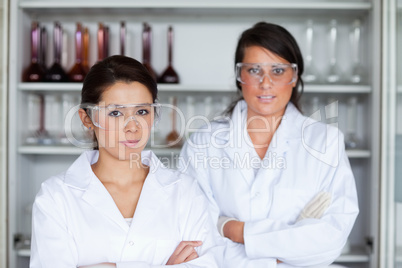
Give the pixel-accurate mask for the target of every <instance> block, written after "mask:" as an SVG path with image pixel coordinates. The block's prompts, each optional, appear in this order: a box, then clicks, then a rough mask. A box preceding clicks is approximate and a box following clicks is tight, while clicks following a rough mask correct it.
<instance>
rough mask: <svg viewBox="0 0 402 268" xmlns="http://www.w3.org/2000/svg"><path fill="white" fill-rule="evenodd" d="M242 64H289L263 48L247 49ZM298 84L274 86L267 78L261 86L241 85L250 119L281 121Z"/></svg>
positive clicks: (253, 47) (251, 47) (252, 47)
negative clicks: (265, 118) (255, 117)
mask: <svg viewBox="0 0 402 268" xmlns="http://www.w3.org/2000/svg"><path fill="white" fill-rule="evenodd" d="M242 63H289V62H288V61H287V60H285V59H283V58H281V57H279V56H277V55H276V54H274V53H272V52H271V51H269V50H267V49H265V48H263V47H259V46H250V47H247V48H246V49H245V53H244V58H243V61H242ZM296 82H297V81H294V82H293V83H291V84H288V85H276V84H272V82H271V81H270V79H269V78H268V77H267V76H265V77H264V78H263V80H262V82H261V83H259V84H253V85H246V84H241V88H242V92H243V97H244V100H245V101H246V102H247V106H248V110H247V112H248V117H249V118H251V117H252V116H264V117H266V116H269V117H277V119H280V117H281V116H282V115H283V114H284V113H285V109H286V105H287V104H288V102H289V100H290V97H291V95H292V90H293V87H295V86H296Z"/></svg>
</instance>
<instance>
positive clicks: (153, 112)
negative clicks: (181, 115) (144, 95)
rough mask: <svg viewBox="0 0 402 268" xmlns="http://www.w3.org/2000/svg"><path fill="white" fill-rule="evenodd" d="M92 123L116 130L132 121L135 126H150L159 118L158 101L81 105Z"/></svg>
mask: <svg viewBox="0 0 402 268" xmlns="http://www.w3.org/2000/svg"><path fill="white" fill-rule="evenodd" d="M81 108H83V109H86V111H87V114H88V115H89V117H90V118H91V120H92V123H93V124H94V125H95V126H97V127H99V128H101V129H104V130H107V131H118V130H121V129H124V128H125V127H127V125H128V124H129V123H130V122H131V121H133V122H134V124H135V125H136V127H137V128H142V129H149V128H152V126H153V124H155V123H156V122H157V121H158V120H159V114H160V108H161V105H160V104H159V103H152V104H150V103H140V104H126V105H118V104H112V105H108V106H100V105H83V106H82V107H81Z"/></svg>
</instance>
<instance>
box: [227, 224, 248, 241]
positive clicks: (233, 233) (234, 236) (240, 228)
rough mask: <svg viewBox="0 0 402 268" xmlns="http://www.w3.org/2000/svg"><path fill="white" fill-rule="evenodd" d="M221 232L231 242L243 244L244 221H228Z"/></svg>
mask: <svg viewBox="0 0 402 268" xmlns="http://www.w3.org/2000/svg"><path fill="white" fill-rule="evenodd" d="M223 234H224V236H225V237H227V238H229V239H230V240H232V241H233V242H237V243H241V244H244V235H243V234H244V222H242V221H228V222H227V223H226V224H225V225H224V226H223Z"/></svg>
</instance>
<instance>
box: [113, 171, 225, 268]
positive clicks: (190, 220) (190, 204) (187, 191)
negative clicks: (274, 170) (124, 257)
mask: <svg viewBox="0 0 402 268" xmlns="http://www.w3.org/2000/svg"><path fill="white" fill-rule="evenodd" d="M182 184H183V187H182V188H181V199H180V200H181V204H180V210H181V211H180V215H181V216H182V218H181V220H180V223H181V224H180V230H181V233H182V238H183V241H194V240H199V241H202V243H203V244H202V245H201V246H200V247H197V248H196V251H197V253H198V256H199V257H198V258H197V259H194V260H192V261H190V262H187V263H182V264H178V265H173V266H169V267H188V268H196V267H204V268H214V267H216V268H218V267H222V261H223V254H224V249H225V247H224V246H225V244H224V242H223V239H222V238H221V236H220V235H219V233H218V230H217V229H216V226H215V224H214V223H213V222H212V219H211V217H210V215H209V213H208V208H209V206H208V201H207V200H206V198H205V196H204V194H203V192H202V191H201V189H200V188H199V186H198V184H197V181H195V180H194V179H192V178H189V177H187V176H183V183H182ZM172 253H173V252H172ZM117 267H118V268H137V267H144V268H145V267H164V265H162V266H152V265H148V264H145V263H142V265H139V264H138V263H135V262H126V263H117Z"/></svg>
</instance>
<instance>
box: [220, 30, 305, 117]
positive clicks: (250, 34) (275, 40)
mask: <svg viewBox="0 0 402 268" xmlns="http://www.w3.org/2000/svg"><path fill="white" fill-rule="evenodd" d="M251 46H259V47H263V48H265V49H267V50H269V51H271V52H272V53H274V54H276V55H277V56H279V57H281V58H283V59H285V60H287V61H288V62H290V63H296V64H297V68H298V73H297V83H296V86H295V87H294V88H293V91H292V95H291V97H290V101H291V102H292V103H293V104H294V105H295V106H296V108H297V109H298V110H301V109H300V104H299V100H300V97H301V95H302V93H303V89H304V83H303V80H302V78H301V76H302V74H303V70H304V63H303V57H302V54H301V52H300V48H299V46H298V44H297V42H296V40H295V38H294V37H293V36H292V34H291V33H289V31H288V30H286V29H285V28H283V27H282V26H279V25H276V24H272V23H267V22H258V23H256V24H255V25H254V26H253V27H252V28H250V29H247V30H246V31H244V32H243V33H242V35H241V36H240V39H239V41H238V43H237V48H236V54H235V66H236V63H238V62H242V61H243V59H244V54H245V51H246V49H247V48H248V47H251ZM236 86H237V88H238V93H239V98H238V99H237V100H236V101H234V102H233V103H232V104H231V105H230V106H229V107H228V109H227V110H226V113H227V114H231V113H232V112H233V109H234V107H235V106H236V103H237V102H238V101H239V100H242V99H243V96H242V94H241V86H240V82H239V81H237V80H236ZM299 88H300V90H299Z"/></svg>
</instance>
